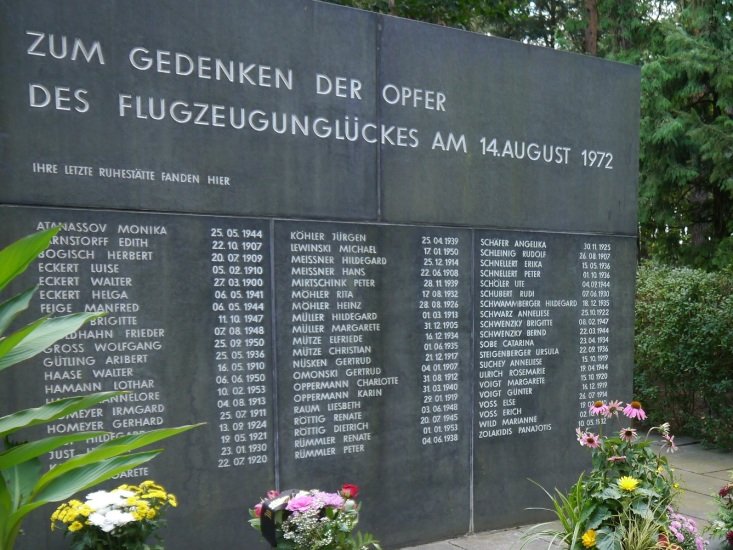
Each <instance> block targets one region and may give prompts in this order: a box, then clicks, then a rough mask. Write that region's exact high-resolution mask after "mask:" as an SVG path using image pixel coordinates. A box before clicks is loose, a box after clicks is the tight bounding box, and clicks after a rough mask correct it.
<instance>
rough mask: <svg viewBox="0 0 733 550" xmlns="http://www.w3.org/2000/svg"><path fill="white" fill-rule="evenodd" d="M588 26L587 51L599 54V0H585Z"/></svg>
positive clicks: (586, 32) (586, 29) (586, 36)
mask: <svg viewBox="0 0 733 550" xmlns="http://www.w3.org/2000/svg"><path fill="white" fill-rule="evenodd" d="M585 11H586V13H587V16H588V26H587V27H586V28H585V53H587V54H589V55H598V0H585Z"/></svg>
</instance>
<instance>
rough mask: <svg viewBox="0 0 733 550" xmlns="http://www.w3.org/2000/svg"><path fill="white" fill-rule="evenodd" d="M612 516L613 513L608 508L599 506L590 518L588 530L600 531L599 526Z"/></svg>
mask: <svg viewBox="0 0 733 550" xmlns="http://www.w3.org/2000/svg"><path fill="white" fill-rule="evenodd" d="M611 515H612V514H611V511H610V510H609V509H608V508H607V507H606V506H598V507H597V508H596V509H595V510H594V511H593V514H591V516H590V518H588V529H598V526H599V525H601V523H603V522H604V521H606V520H607V519H608V518H610V517H611Z"/></svg>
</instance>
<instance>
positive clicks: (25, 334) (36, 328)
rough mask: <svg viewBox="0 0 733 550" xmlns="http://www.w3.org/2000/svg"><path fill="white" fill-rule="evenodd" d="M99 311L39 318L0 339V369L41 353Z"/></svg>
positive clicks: (74, 330)
mask: <svg viewBox="0 0 733 550" xmlns="http://www.w3.org/2000/svg"><path fill="white" fill-rule="evenodd" d="M100 315H101V314H99V313H72V314H71V315H64V316H63V317H54V318H50V319H40V320H38V321H36V322H34V323H31V324H30V325H28V326H27V327H25V328H24V329H22V330H20V331H18V332H16V333H13V334H11V335H10V336H8V337H7V338H3V339H2V340H0V371H1V370H3V369H6V368H8V367H10V366H11V365H15V364H16V363H20V362H21V361H25V360H26V359H29V358H31V357H33V356H34V355H37V354H39V353H41V352H42V351H43V350H45V349H46V348H47V347H49V346H50V345H51V344H53V343H54V342H56V341H58V340H61V339H62V338H65V337H66V336H68V335H69V334H71V333H72V332H76V331H77V330H78V329H79V327H81V326H82V325H83V324H84V323H86V322H87V321H89V320H90V319H94V318H96V317H99V316H100Z"/></svg>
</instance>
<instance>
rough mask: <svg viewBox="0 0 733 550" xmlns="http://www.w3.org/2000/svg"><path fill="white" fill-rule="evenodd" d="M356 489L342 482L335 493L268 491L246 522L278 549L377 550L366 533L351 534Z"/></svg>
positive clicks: (355, 514)
mask: <svg viewBox="0 0 733 550" xmlns="http://www.w3.org/2000/svg"><path fill="white" fill-rule="evenodd" d="M358 494H359V488H358V487H357V486H356V485H351V484H349V483H345V484H344V485H343V486H342V487H341V490H340V491H339V492H337V493H327V492H324V491H319V490H317V489H311V490H310V491H301V490H290V491H283V492H282V493H280V492H278V491H268V493H267V497H266V498H264V499H263V500H262V501H261V502H259V503H257V504H256V505H255V506H254V508H252V509H250V511H249V514H250V520H249V523H250V525H251V526H252V527H253V528H255V529H257V531H259V532H260V533H261V534H262V536H263V537H264V538H265V540H267V542H269V543H270V546H272V547H273V548H278V549H280V550H316V549H318V550H370V549H372V550H381V547H380V546H379V542H377V540H376V539H374V537H373V536H372V535H370V534H368V533H359V532H357V533H354V532H353V531H354V528H355V527H356V525H357V524H358V523H359V508H360V505H359V504H358V503H357V502H356V497H357V496H358Z"/></svg>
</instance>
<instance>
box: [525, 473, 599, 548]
mask: <svg viewBox="0 0 733 550" xmlns="http://www.w3.org/2000/svg"><path fill="white" fill-rule="evenodd" d="M583 475H584V474H580V477H579V478H578V481H577V482H576V483H575V484H574V485H573V487H572V488H571V489H570V491H569V492H568V494H567V495H566V494H565V493H563V492H562V491H560V490H558V489H555V493H554V494H552V493H550V492H549V491H547V490H546V489H545V488H544V487H542V486H541V485H539V484H537V483H535V482H534V481H533V482H532V483H535V485H537V486H538V487H539V488H540V489H542V491H543V492H544V493H545V495H547V498H549V499H550V502H551V503H552V508H551V509H550V508H536V509H537V510H545V511H548V512H552V513H554V514H555V518H556V519H557V521H558V522H560V528H559V529H558V528H556V527H554V525H553V524H552V523H540V524H538V525H536V526H533V527H531V528H530V529H528V530H527V533H526V534H525V536H524V537H523V542H522V546H521V548H524V547H525V546H527V545H528V544H530V543H532V542H535V541H537V540H547V541H548V545H547V547H548V548H552V547H553V546H556V545H558V544H562V545H563V546H565V547H567V548H571V549H575V548H578V547H579V545H580V539H581V537H582V535H583V522H584V521H585V520H586V519H587V517H586V514H585V510H584V503H583V501H584V499H585V492H584V490H583ZM520 550H521V549H520Z"/></svg>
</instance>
